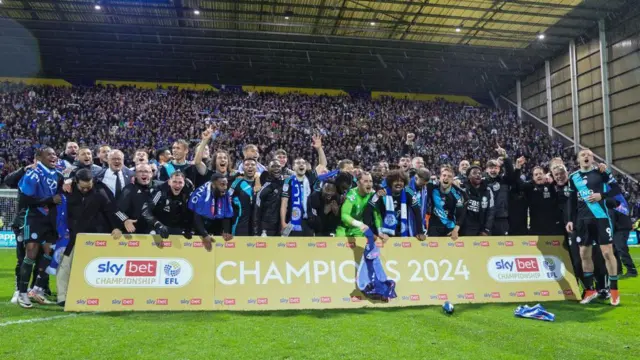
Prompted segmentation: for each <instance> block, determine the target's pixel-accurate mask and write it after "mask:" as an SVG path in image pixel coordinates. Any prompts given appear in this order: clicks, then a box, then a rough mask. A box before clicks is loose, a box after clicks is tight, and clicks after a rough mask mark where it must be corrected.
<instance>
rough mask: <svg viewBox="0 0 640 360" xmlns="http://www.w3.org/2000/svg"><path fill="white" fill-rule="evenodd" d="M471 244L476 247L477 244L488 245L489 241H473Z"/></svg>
mask: <svg viewBox="0 0 640 360" xmlns="http://www.w3.org/2000/svg"><path fill="white" fill-rule="evenodd" d="M473 246H474V247H478V246H481V247H488V246H489V242H488V241H474V242H473Z"/></svg>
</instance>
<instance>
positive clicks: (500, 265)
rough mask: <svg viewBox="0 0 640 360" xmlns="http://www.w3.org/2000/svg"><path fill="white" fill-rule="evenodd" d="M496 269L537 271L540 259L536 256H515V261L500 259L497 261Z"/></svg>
mask: <svg viewBox="0 0 640 360" xmlns="http://www.w3.org/2000/svg"><path fill="white" fill-rule="evenodd" d="M496 269H498V270H508V271H517V272H537V271H540V268H539V267H538V260H537V259H536V258H524V257H523V258H515V260H514V261H506V260H504V259H503V260H500V261H498V262H496Z"/></svg>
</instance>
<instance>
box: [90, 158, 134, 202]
mask: <svg viewBox="0 0 640 360" xmlns="http://www.w3.org/2000/svg"><path fill="white" fill-rule="evenodd" d="M108 162H109V167H108V168H106V169H104V170H103V171H102V172H100V174H98V175H97V176H96V180H97V182H98V183H100V184H101V186H103V187H105V190H106V192H107V194H108V195H109V198H110V199H111V200H117V199H118V198H119V197H120V194H121V193H122V189H124V187H125V186H127V184H131V182H132V181H133V179H134V178H135V175H136V174H135V172H133V171H131V170H129V169H127V168H126V167H124V154H123V153H122V151H120V150H116V149H114V150H111V152H110V153H109V156H108Z"/></svg>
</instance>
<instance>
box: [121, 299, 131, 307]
mask: <svg viewBox="0 0 640 360" xmlns="http://www.w3.org/2000/svg"><path fill="white" fill-rule="evenodd" d="M122 305H123V306H131V305H133V299H122Z"/></svg>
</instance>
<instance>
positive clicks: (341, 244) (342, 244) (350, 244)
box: [309, 242, 356, 249]
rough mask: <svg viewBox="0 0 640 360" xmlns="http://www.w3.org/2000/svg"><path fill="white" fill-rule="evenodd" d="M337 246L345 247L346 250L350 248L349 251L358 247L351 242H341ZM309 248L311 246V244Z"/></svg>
mask: <svg viewBox="0 0 640 360" xmlns="http://www.w3.org/2000/svg"><path fill="white" fill-rule="evenodd" d="M337 245H338V247H345V248H349V249H351V248H354V247H355V246H356V244H354V243H351V242H346V243H345V242H339V243H338V244H337ZM309 246H311V244H309Z"/></svg>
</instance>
